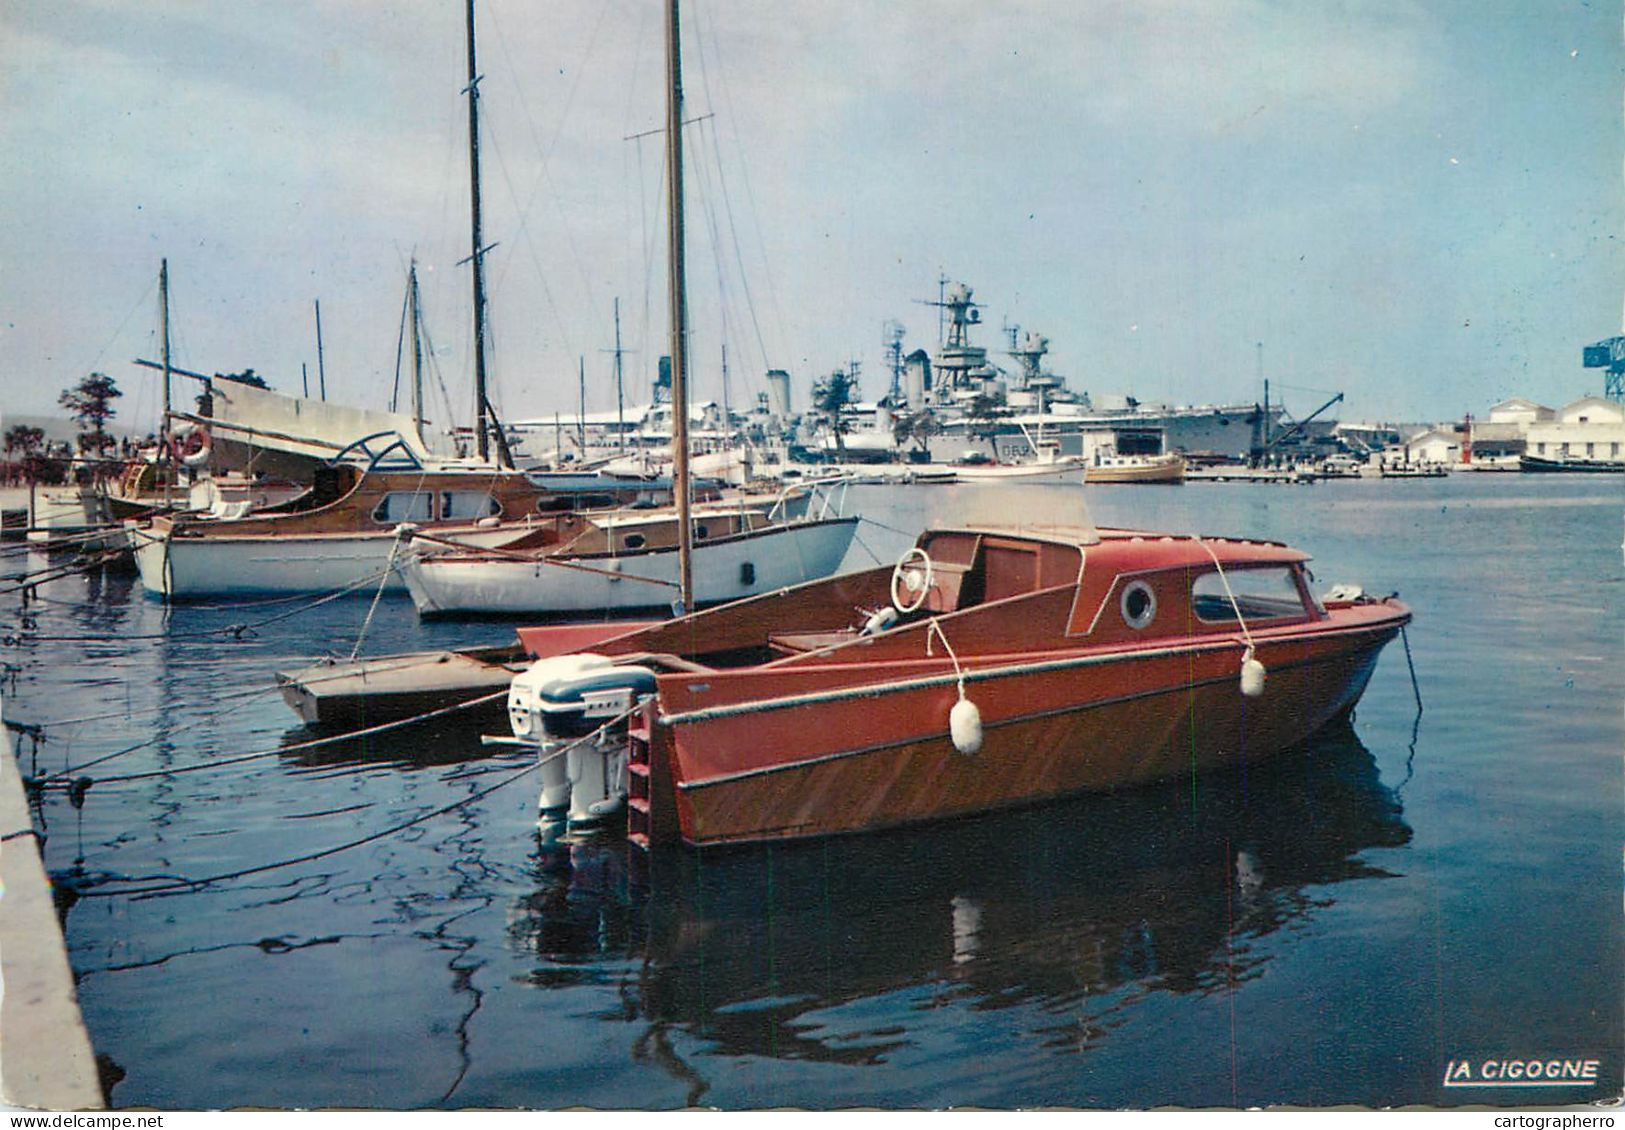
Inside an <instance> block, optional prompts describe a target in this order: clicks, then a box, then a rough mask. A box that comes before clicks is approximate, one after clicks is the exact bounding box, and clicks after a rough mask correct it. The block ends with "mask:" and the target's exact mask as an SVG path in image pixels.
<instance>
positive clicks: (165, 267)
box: [158, 259, 170, 432]
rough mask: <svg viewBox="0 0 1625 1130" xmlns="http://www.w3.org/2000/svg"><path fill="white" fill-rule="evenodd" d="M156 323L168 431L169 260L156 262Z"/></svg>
mask: <svg viewBox="0 0 1625 1130" xmlns="http://www.w3.org/2000/svg"><path fill="white" fill-rule="evenodd" d="M158 321H159V324H160V326H161V327H162V329H163V335H164V343H163V348H164V424H163V430H164V431H166V432H167V431H169V409H170V404H169V372H170V369H169V260H168V259H161V260H159V262H158Z"/></svg>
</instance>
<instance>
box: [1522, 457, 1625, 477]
mask: <svg viewBox="0 0 1625 1130" xmlns="http://www.w3.org/2000/svg"><path fill="white" fill-rule="evenodd" d="M1518 469H1519V470H1520V471H1534V472H1541V473H1556V474H1563V473H1569V474H1587V475H1617V474H1620V473H1622V472H1625V460H1619V459H1575V458H1565V459H1547V458H1544V457H1542V456H1539V455H1527V454H1525V455H1520V456H1518Z"/></svg>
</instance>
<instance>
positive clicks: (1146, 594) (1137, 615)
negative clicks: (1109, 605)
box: [1119, 581, 1157, 630]
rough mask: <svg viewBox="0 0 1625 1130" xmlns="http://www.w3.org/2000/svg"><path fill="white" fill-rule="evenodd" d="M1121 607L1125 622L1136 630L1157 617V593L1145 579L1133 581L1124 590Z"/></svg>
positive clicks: (1146, 625) (1147, 624)
mask: <svg viewBox="0 0 1625 1130" xmlns="http://www.w3.org/2000/svg"><path fill="white" fill-rule="evenodd" d="M1119 607H1121V608H1122V610H1123V623H1125V624H1127V625H1128V626H1129V627H1131V628H1134V629H1136V630H1138V629H1140V628H1144V627H1148V626H1149V625H1150V623H1151V621H1152V620H1155V619H1156V617H1157V594H1156V593H1154V592H1152V591H1151V586H1150V585H1148V584H1146V583H1145V582H1144V581H1132V582H1130V583H1129V585H1128V587H1127V588H1125V589H1124V590H1123V599H1122V600H1121V601H1120V602H1119Z"/></svg>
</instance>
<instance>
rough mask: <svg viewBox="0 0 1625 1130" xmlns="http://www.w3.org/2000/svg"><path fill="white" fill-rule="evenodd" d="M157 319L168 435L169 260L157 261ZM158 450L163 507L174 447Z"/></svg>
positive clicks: (164, 431)
mask: <svg viewBox="0 0 1625 1130" xmlns="http://www.w3.org/2000/svg"><path fill="white" fill-rule="evenodd" d="M158 319H159V321H160V322H161V323H162V325H163V334H164V343H163V348H164V419H163V424H162V425H161V426H160V430H159V435H160V436H164V437H167V436H168V435H169V413H170V401H169V395H170V394H169V260H168V259H161V260H159V262H158ZM158 450H159V451H160V452H162V451H165V450H167V451H168V452H169V466H168V467H163V468H160V470H161V471H162V473H163V479H164V508H165V509H166V510H167V509H168V508H169V491H170V488H171V487H172V486H173V485H174V480H175V462H176V460H175V448H174V445H173V444H169V443H165V444H161V445H160V446H159V448H158Z"/></svg>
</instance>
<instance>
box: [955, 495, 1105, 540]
mask: <svg viewBox="0 0 1625 1130" xmlns="http://www.w3.org/2000/svg"><path fill="white" fill-rule="evenodd" d="M931 492H932V498H931V503H930V505H929V506H928V507H927V508H926V526H927V528H939V529H940V528H943V527H953V526H975V527H986V526H996V527H1001V528H1004V529H1011V530H1017V531H1021V530H1025V531H1030V532H1033V533H1042V532H1045V531H1054V530H1064V531H1067V532H1068V533H1069V534H1072V535H1077V534H1078V533H1079V532H1080V531H1081V533H1082V537H1081V538H1080V540H1081V541H1084V542H1095V541H1098V540H1100V538H1099V535H1098V534H1097V533H1096V532H1095V523H1094V519H1093V518H1091V517H1090V516H1089V506H1088V504H1087V502H1086V501H1085V499H1084V487H1083V485H1082V484H1081V483H1050V484H1037V483H1019V484H1014V483H997V482H989V483H959V484H957V485H954V486H945V487H933V488H931Z"/></svg>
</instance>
